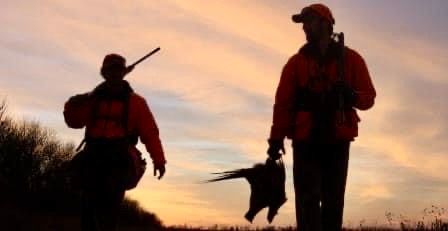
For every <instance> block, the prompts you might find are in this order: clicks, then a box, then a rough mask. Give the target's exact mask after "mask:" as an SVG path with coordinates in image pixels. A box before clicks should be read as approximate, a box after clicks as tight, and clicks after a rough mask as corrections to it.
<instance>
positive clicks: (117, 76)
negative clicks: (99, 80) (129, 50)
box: [101, 54, 127, 81]
mask: <svg viewBox="0 0 448 231" xmlns="http://www.w3.org/2000/svg"><path fill="white" fill-rule="evenodd" d="M126 74H127V69H126V59H125V58H124V57H123V56H121V55H118V54H108V55H106V56H105V57H104V60H103V65H102V66H101V75H102V76H103V78H104V79H105V80H106V81H110V80H121V79H123V78H124V76H125V75H126Z"/></svg>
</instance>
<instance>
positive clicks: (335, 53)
mask: <svg viewBox="0 0 448 231" xmlns="http://www.w3.org/2000/svg"><path fill="white" fill-rule="evenodd" d="M292 20H293V21H294V22H296V23H303V30H304V32H305V35H306V40H307V43H306V44H305V45H304V46H303V47H302V48H300V50H299V51H298V53H297V54H295V55H293V56H292V57H291V58H290V59H289V60H288V62H287V63H286V65H285V66H284V68H283V71H282V74H281V77H280V82H279V84H278V87H277V92H276V95H275V104H274V112H273V122H272V128H271V133H270V137H269V140H268V142H269V148H268V151H267V152H268V155H269V156H270V157H271V158H273V159H278V158H279V157H280V155H281V154H282V152H283V154H284V146H283V140H284V138H289V139H291V140H292V141H293V152H294V153H293V158H294V170H293V171H294V187H295V194H296V219H297V225H298V229H299V230H312V231H316V230H341V228H342V215H343V205H344V194H345V185H346V177H347V169H348V156H349V146H350V142H351V141H353V140H354V138H355V137H357V136H358V123H359V122H360V118H359V117H358V114H357V112H356V109H359V110H367V109H369V108H371V107H372V106H373V104H374V99H375V96H376V92H375V89H374V86H373V84H372V80H371V78H370V75H369V72H368V70H367V66H366V63H365V61H364V59H363V58H362V57H361V55H360V54H358V53H357V52H356V51H355V50H353V49H351V48H348V47H346V46H344V45H343V43H342V46H341V41H340V39H339V40H338V41H336V39H334V38H333V35H334V33H333V25H334V24H335V20H334V18H333V15H332V13H331V11H330V9H329V8H328V7H327V6H325V5H323V4H312V5H310V6H307V7H305V8H304V9H303V10H302V11H301V13H299V14H296V15H293V17H292ZM341 77H342V78H341Z"/></svg>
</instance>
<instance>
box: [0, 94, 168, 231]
mask: <svg viewBox="0 0 448 231" xmlns="http://www.w3.org/2000/svg"><path fill="white" fill-rule="evenodd" d="M6 111H7V110H6V103H5V101H3V102H0V218H1V219H5V221H6V222H9V223H11V224H14V225H15V226H14V227H16V228H13V229H14V230H17V227H21V229H20V230H28V228H27V227H37V226H42V225H44V224H33V225H36V226H30V225H31V224H30V222H31V223H33V222H34V221H33V220H35V217H37V216H41V215H42V214H47V216H51V215H49V214H53V215H54V216H65V217H67V216H72V217H73V216H74V215H78V214H79V211H80V195H81V192H80V191H79V190H78V189H77V188H76V187H74V186H73V184H72V180H71V177H70V176H71V175H70V173H69V171H68V167H69V163H70V160H71V159H72V157H73V155H74V154H75V151H74V149H75V148H74V147H75V146H74V145H73V144H71V143H63V142H61V141H59V140H58V139H57V138H56V136H55V135H54V132H52V131H50V130H49V129H46V128H44V127H42V126H41V125H40V124H39V123H38V122H28V121H21V122H17V121H14V120H13V119H12V118H10V117H8V116H7V113H6ZM23 213H25V214H23ZM6 214H8V216H6ZM14 214H17V216H16V215H14ZM18 214H21V215H18ZM37 214H39V215H37ZM3 215H4V216H3ZM1 219H0V220H1ZM8 219H9V221H8ZM67 219H68V220H70V219H71V218H69V217H67ZM120 219H121V221H122V222H123V223H124V224H126V225H130V226H134V227H142V228H140V229H138V230H160V229H162V222H161V221H160V220H159V218H158V217H157V216H156V215H155V214H152V213H149V212H147V211H145V210H144V209H142V208H141V207H140V206H139V205H138V203H137V202H136V201H133V200H129V199H127V198H126V199H125V201H124V203H123V205H122V208H121V218H120ZM42 220H44V218H42ZM52 220H54V219H46V222H47V223H48V222H50V223H51V222H52ZM59 220H60V219H59ZM2 225H3V226H4V225H5V224H2ZM59 225H63V224H59ZM44 226H45V227H46V225H44ZM3 228H5V227H3ZM2 230H3V229H2ZM43 230H45V229H43Z"/></svg>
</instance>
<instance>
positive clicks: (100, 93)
mask: <svg viewBox="0 0 448 231" xmlns="http://www.w3.org/2000/svg"><path fill="white" fill-rule="evenodd" d="M130 71H132V68H129V67H128V68H127V67H126V60H125V59H124V58H123V57H122V56H120V55H117V54H109V55H107V56H106V57H105V58H104V61H103V65H102V67H101V75H102V76H103V78H104V80H105V81H104V82H102V83H101V84H99V85H98V86H97V87H96V88H95V89H94V90H93V91H91V92H89V93H85V94H80V95H76V96H73V97H71V98H70V99H69V100H68V102H67V103H66V104H65V107H64V118H65V121H66V123H67V125H68V126H69V127H71V128H84V127H85V128H86V130H85V144H86V145H85V148H84V149H83V151H82V154H83V155H82V156H80V157H78V159H79V160H80V165H81V166H80V167H81V171H82V173H81V175H82V177H81V181H82V182H81V185H82V192H83V205H82V216H81V225H82V230H107V231H109V230H115V229H116V223H117V213H118V209H119V206H120V204H121V202H122V201H123V199H124V194H125V191H126V189H128V184H129V182H128V181H129V178H128V177H129V171H132V169H129V168H132V165H131V164H130V162H131V161H132V160H131V158H130V154H136V153H137V154H139V151H138V150H137V148H136V147H135V145H136V144H137V142H138V138H139V137H140V140H141V141H142V143H144V144H145V146H146V150H147V151H148V152H149V154H150V156H151V158H152V160H153V165H154V175H156V173H157V172H159V179H161V178H162V177H163V175H164V174H165V163H166V161H165V157H164V152H163V149H162V144H161V141H160V139H159V130H158V128H157V125H156V122H155V120H154V117H153V115H152V113H151V111H150V109H149V107H148V105H147V103H146V101H145V99H144V98H143V97H141V96H140V95H138V94H137V93H135V92H134V91H133V89H132V88H131V86H130V85H129V83H128V82H127V81H125V80H123V78H124V77H125V75H126V74H127V73H129V72H130ZM78 164H79V163H78Z"/></svg>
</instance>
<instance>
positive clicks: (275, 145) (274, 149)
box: [267, 139, 286, 160]
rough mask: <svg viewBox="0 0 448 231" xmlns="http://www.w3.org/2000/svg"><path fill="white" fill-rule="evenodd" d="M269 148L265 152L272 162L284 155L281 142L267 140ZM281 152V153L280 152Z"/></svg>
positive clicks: (283, 147)
mask: <svg viewBox="0 0 448 231" xmlns="http://www.w3.org/2000/svg"><path fill="white" fill-rule="evenodd" d="M268 144H269V148H268V150H267V153H268V156H269V157H270V158H271V159H272V160H278V159H279V158H280V157H281V156H282V155H283V154H285V153H286V151H285V146H284V145H283V140H274V139H269V140H268ZM280 151H281V152H280Z"/></svg>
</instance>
